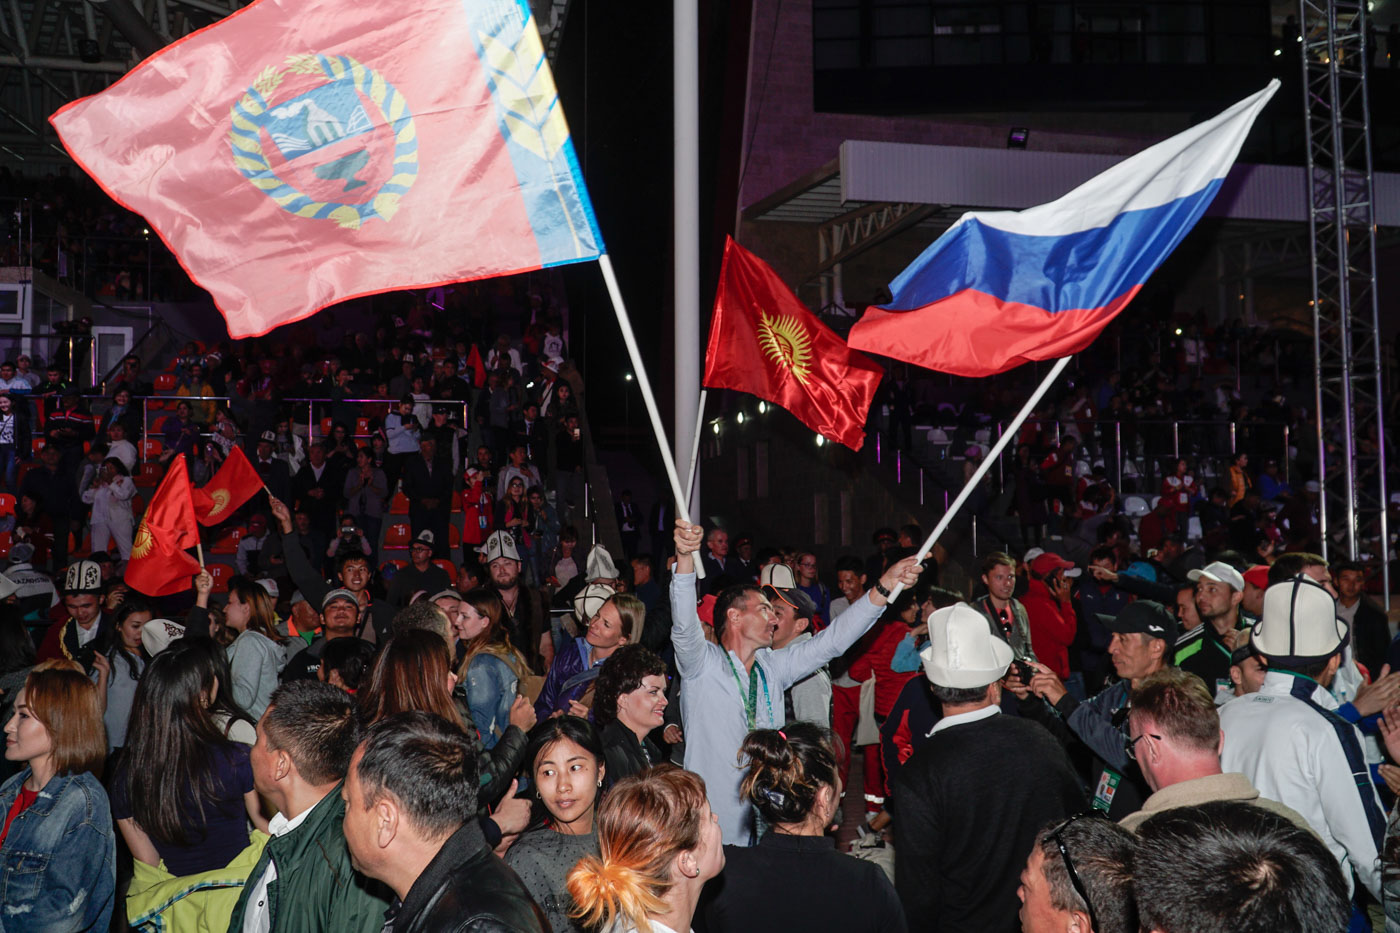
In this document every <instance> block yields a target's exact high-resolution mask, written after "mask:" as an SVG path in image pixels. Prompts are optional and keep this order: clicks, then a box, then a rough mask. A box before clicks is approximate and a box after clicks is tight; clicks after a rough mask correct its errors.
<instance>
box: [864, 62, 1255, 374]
mask: <svg viewBox="0 0 1400 933" xmlns="http://www.w3.org/2000/svg"><path fill="white" fill-rule="evenodd" d="M1278 87H1279V82H1278V81H1277V80H1274V81H1271V82H1269V86H1268V87H1266V88H1264V89H1263V90H1262V91H1260V92H1259V93H1257V94H1254V95H1253V96H1251V97H1248V98H1245V99H1244V100H1242V101H1240V102H1239V103H1237V104H1235V105H1234V106H1233V107H1230V108H1229V109H1228V110H1226V111H1225V112H1223V113H1221V114H1220V115H1219V116H1217V117H1215V118H1214V119H1213V120H1208V121H1206V122H1205V123H1201V124H1198V125H1196V126H1193V127H1192V128H1191V129H1189V130H1187V131H1185V132H1183V133H1179V134H1178V135H1176V136H1173V137H1172V138H1170V139H1167V140H1164V141H1162V142H1160V143H1157V144H1156V145H1155V146H1152V147H1151V148H1149V149H1146V150H1144V151H1142V152H1140V153H1138V154H1137V155H1135V156H1132V157H1130V158H1128V159H1125V160H1123V161H1122V162H1119V163H1118V164H1117V165H1115V166H1113V167H1112V168H1110V169H1109V170H1108V171H1106V172H1104V173H1102V174H1100V175H1097V176H1095V177H1094V178H1091V179H1089V180H1088V181H1086V182H1085V183H1084V184H1082V185H1080V186H1079V187H1078V188H1075V189H1074V190H1073V191H1071V192H1069V193H1068V194H1066V195H1064V196H1063V197H1061V198H1060V199H1059V200H1057V201H1051V202H1050V203H1049V204H1041V205H1039V206H1037V207H1031V208H1027V209H1026V210H1024V211H970V212H968V213H966V214H964V215H963V216H962V217H960V218H958V221H957V222H956V223H955V224H953V226H952V227H950V228H949V229H948V230H947V232H945V233H944V234H943V235H942V236H941V237H939V238H938V239H937V240H935V241H934V242H933V244H932V245H930V246H929V248H928V249H926V250H924V252H923V253H922V254H921V255H920V256H919V258H918V259H916V260H915V261H914V262H913V263H912V264H911V265H910V266H909V268H907V269H905V270H904V271H903V272H902V273H900V275H899V277H898V278H896V279H895V280H894V281H893V282H891V283H890V291H891V293H892V294H893V296H894V297H893V300H892V301H891V302H890V303H889V304H887V305H883V306H880V307H870V308H868V309H866V312H865V315H864V316H863V317H862V318H861V320H860V321H859V322H858V323H857V324H856V325H855V327H853V328H852V329H851V333H850V337H849V340H848V343H849V344H850V345H851V346H852V347H854V348H856V349H860V350H867V351H870V352H872V353H879V354H882V355H884V356H889V357H894V358H896V359H901V360H905V361H907V362H910V363H914V364H917V365H919V366H923V367H925V368H928V369H934V370H939V371H941V372H947V373H954V374H956V375H962V376H989V375H992V374H994V373H999V372H1004V371H1006V370H1008V369H1011V368H1012V367H1014V366H1019V365H1021V364H1022V363H1026V362H1029V361H1031V360H1047V359H1055V358H1058V357H1062V356H1069V355H1071V354H1073V353H1077V352H1079V351H1080V350H1083V349H1084V348H1085V347H1087V346H1088V345H1089V344H1090V343H1092V342H1093V340H1094V338H1095V337H1097V336H1098V335H1099V332H1100V331H1102V330H1103V328H1104V327H1105V326H1106V325H1107V324H1108V322H1109V321H1111V320H1113V318H1114V316H1115V315H1116V314H1117V313H1118V312H1119V311H1121V310H1122V309H1123V308H1124V306H1126V305H1127V304H1128V302H1130V301H1132V299H1133V296H1134V295H1136V294H1137V293H1138V292H1139V291H1140V290H1141V289H1142V286H1143V284H1144V283H1146V282H1147V278H1148V276H1150V275H1151V274H1152V272H1153V270H1155V269H1156V268H1157V267H1158V266H1159V265H1161V263H1162V260H1164V259H1166V258H1167V256H1168V254H1170V253H1171V251H1172V250H1173V249H1175V248H1176V245H1177V244H1178V243H1180V242H1181V239H1182V238H1183V237H1184V236H1186V234H1187V232H1188V231H1190V229H1191V227H1192V226H1194V225H1195V223H1196V221H1197V220H1199V219H1200V218H1201V215H1202V214H1204V213H1205V211H1206V208H1207V207H1209V206H1210V202H1211V200H1212V199H1213V198H1214V197H1215V194H1216V192H1217V191H1219V190H1220V186H1221V183H1222V182H1223V181H1224V179H1225V175H1226V173H1227V172H1229V170H1230V166H1231V165H1233V164H1234V161H1235V158H1236V157H1237V156H1238V155H1239V151H1240V146H1241V145H1243V143H1244V140H1245V137H1246V136H1248V135H1249V130H1250V127H1251V126H1253V124H1254V120H1255V118H1256V117H1257V116H1258V115H1259V112H1260V111H1261V110H1262V109H1263V108H1264V105H1265V104H1267V103H1268V102H1269V99H1270V98H1271V97H1273V96H1274V92H1275V91H1277V90H1278Z"/></svg>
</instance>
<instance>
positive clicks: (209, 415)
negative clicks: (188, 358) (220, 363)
mask: <svg viewBox="0 0 1400 933" xmlns="http://www.w3.org/2000/svg"><path fill="white" fill-rule="evenodd" d="M175 394H176V395H178V396H180V397H181V398H189V399H190V403H189V404H190V412H191V413H192V414H193V415H194V419H195V420H196V421H198V422H199V423H200V424H210V423H212V422H213V420H214V406H215V402H214V401H213V400H212V397H213V396H217V395H218V394H219V393H217V392H215V391H214V387H213V386H212V385H210V384H209V382H208V380H207V379H205V378H204V364H203V363H201V362H199V361H198V360H195V361H192V362H191V363H190V364H189V367H188V369H187V370H186V371H185V373H184V375H182V376H179V377H178V378H177V381H176V389H175ZM202 399H208V400H207V401H204V400H202Z"/></svg>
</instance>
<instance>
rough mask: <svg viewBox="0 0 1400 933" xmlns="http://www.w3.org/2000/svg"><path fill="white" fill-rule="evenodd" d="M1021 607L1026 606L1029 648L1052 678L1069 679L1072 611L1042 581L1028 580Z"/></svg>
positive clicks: (1072, 626) (1074, 622)
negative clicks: (1050, 671) (1028, 623)
mask: <svg viewBox="0 0 1400 933" xmlns="http://www.w3.org/2000/svg"><path fill="white" fill-rule="evenodd" d="M1021 605H1023V606H1025V607H1026V619H1027V621H1029V622H1030V626H1031V647H1032V648H1033V649H1035V656H1036V657H1037V658H1039V659H1040V663H1041V664H1044V665H1045V666H1046V667H1048V668H1050V670H1052V671H1054V672H1055V676H1056V677H1058V678H1060V679H1061V680H1064V679H1065V678H1066V677H1068V676H1069V646H1070V644H1071V643H1072V642H1073V641H1074V630H1075V628H1076V627H1077V625H1078V623H1077V622H1076V621H1075V617H1074V608H1073V607H1072V606H1061V605H1060V603H1059V602H1058V601H1057V600H1056V599H1055V597H1054V596H1053V595H1051V593H1050V587H1048V586H1046V585H1045V582H1044V581H1043V580H1037V579H1035V577H1031V579H1030V582H1029V584H1028V585H1027V588H1026V595H1025V596H1022V597H1021Z"/></svg>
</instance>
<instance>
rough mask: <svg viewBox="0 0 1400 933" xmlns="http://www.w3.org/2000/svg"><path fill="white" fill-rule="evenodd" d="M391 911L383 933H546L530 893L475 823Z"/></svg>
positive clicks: (444, 849)
mask: <svg viewBox="0 0 1400 933" xmlns="http://www.w3.org/2000/svg"><path fill="white" fill-rule="evenodd" d="M391 913H392V920H391V921H390V925H389V926H387V927H386V928H385V929H386V931H387V933H549V922H548V921H546V920H545V918H544V914H542V913H541V912H540V909H539V907H538V906H536V904H535V902H534V901H532V900H531V899H530V892H529V891H527V890H526V889H525V885H524V884H523V883H521V881H520V879H519V878H518V877H517V876H516V874H515V872H514V871H512V870H511V868H510V866H509V865H507V864H506V863H505V862H504V861H502V860H501V859H498V858H496V856H495V855H494V854H493V853H492V852H491V850H490V849H489V848H487V846H486V838H485V837H484V836H483V835H482V834H481V829H480V827H478V826H477V824H476V823H475V822H474V821H469V822H467V823H466V824H465V825H463V826H462V828H461V829H459V830H457V831H456V832H455V833H453V834H452V835H451V836H449V837H448V839H447V842H446V843H444V844H443V847H442V849H441V850H439V852H438V854H437V855H436V856H435V857H434V858H433V860H432V861H431V862H429V863H428V867H427V868H426V869H424V870H423V874H421V875H419V876H418V880H417V881H415V882H413V887H411V888H409V891H408V897H406V898H404V900H403V903H402V904H399V905H398V906H397V907H396V908H395V909H394V910H393V911H392V912H391Z"/></svg>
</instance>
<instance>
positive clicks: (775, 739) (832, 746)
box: [700, 722, 906, 933]
mask: <svg viewBox="0 0 1400 933" xmlns="http://www.w3.org/2000/svg"><path fill="white" fill-rule="evenodd" d="M836 741H837V740H836V736H835V735H834V734H833V733H832V731H831V730H830V729H828V728H826V727H825V726H819V725H817V724H816V723H812V722H794V723H789V724H788V725H786V726H784V727H783V728H782V729H758V730H755V731H753V732H750V733H749V734H748V736H746V737H745V739H744V744H743V747H742V748H741V750H740V757H741V758H744V759H747V760H748V762H749V773H748V774H747V775H746V776H745V777H744V781H743V783H742V784H740V785H739V792H740V794H742V795H743V797H744V799H745V800H747V801H748V802H749V803H750V804H752V805H753V808H754V810H755V811H757V813H758V815H759V816H760V817H762V819H763V821H764V823H766V824H767V825H768V827H769V830H768V832H766V833H764V834H763V836H762V838H760V839H759V841H758V845H756V846H753V847H751V848H750V847H743V846H725V847H724V852H725V866H724V871H723V873H722V874H721V875H720V876H719V878H717V879H716V880H715V883H714V884H713V885H711V886H710V887H709V888H707V889H706V891H705V895H704V898H703V899H702V902H701V906H700V912H701V914H702V915H703V916H704V918H705V927H706V929H707V930H709V931H710V933H724V931H729V930H735V931H738V930H743V931H747V930H779V929H782V930H851V931H856V930H868V931H870V933H900V931H902V930H904V929H906V924H905V919H904V908H903V907H901V906H900V902H899V896H898V895H897V894H895V890H894V885H892V884H890V882H889V879H888V878H887V877H885V873H884V872H883V871H881V870H880V868H879V866H877V865H876V864H875V863H873V862H866V861H862V860H860V859H853V858H851V857H850V856H849V855H844V854H842V853H840V852H838V851H836V842H835V840H834V839H833V838H832V837H830V836H827V834H826V832H827V830H828V829H829V828H830V827H831V825H832V823H834V822H836V821H837V820H839V819H840V812H841V777H840V766H839V761H840V755H839V754H838V753H837V747H836ZM772 878H801V879H802V889H803V895H802V897H800V898H784V899H781V900H779V899H775V898H774V897H773V889H772V885H771V883H770V882H769V880H768V879H772Z"/></svg>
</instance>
